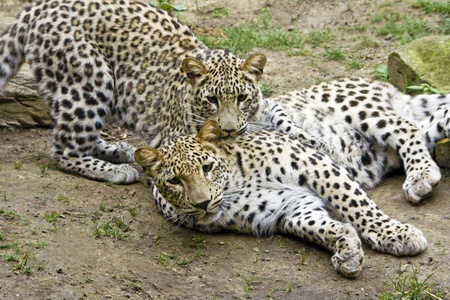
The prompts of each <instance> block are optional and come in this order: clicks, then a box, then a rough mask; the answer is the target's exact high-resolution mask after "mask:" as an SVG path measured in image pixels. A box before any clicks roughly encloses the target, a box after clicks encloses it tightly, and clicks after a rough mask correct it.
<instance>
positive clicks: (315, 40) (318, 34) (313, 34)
mask: <svg viewBox="0 0 450 300" xmlns="http://www.w3.org/2000/svg"><path fill="white" fill-rule="evenodd" d="M336 38H337V35H336V34H335V33H334V32H333V31H332V30H331V29H330V28H326V29H323V30H319V29H313V30H311V31H310V32H308V34H307V37H306V41H305V42H306V43H308V44H310V45H311V46H312V47H313V48H316V47H318V46H320V45H323V44H324V43H326V42H329V41H332V40H334V39H336Z"/></svg>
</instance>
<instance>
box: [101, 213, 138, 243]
mask: <svg viewBox="0 0 450 300" xmlns="http://www.w3.org/2000/svg"><path fill="white" fill-rule="evenodd" d="M130 230H131V229H130V226H129V225H127V224H125V223H124V222H123V220H122V219H121V218H118V217H114V218H112V219H111V220H110V221H108V222H106V223H103V224H99V223H97V224H95V225H94V237H96V238H99V237H101V236H108V237H112V238H115V239H118V240H122V239H124V238H127V237H129V236H130V233H129V231H130Z"/></svg>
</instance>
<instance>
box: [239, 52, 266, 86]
mask: <svg viewBox="0 0 450 300" xmlns="http://www.w3.org/2000/svg"><path fill="white" fill-rule="evenodd" d="M266 62H267V58H266V56H265V55H264V54H261V53H256V54H253V55H251V56H250V57H249V58H247V59H246V60H245V61H244V63H243V64H242V67H241V69H242V70H243V71H244V72H248V73H250V74H253V75H255V76H256V80H259V79H260V78H261V76H262V74H263V71H264V67H265V66H266Z"/></svg>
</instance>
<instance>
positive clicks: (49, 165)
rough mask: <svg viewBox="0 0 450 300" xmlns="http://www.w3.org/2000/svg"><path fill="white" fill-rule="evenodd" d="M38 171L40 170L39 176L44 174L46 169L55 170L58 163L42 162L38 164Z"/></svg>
mask: <svg viewBox="0 0 450 300" xmlns="http://www.w3.org/2000/svg"><path fill="white" fill-rule="evenodd" d="M38 168H39V171H40V172H41V176H44V175H45V174H46V173H47V171H48V170H49V169H50V170H56V169H58V165H57V164H56V163H44V164H38Z"/></svg>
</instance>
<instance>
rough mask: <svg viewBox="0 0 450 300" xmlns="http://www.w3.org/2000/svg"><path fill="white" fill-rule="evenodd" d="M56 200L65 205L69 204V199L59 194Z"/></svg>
mask: <svg viewBox="0 0 450 300" xmlns="http://www.w3.org/2000/svg"><path fill="white" fill-rule="evenodd" d="M56 199H58V201H63V202H64V203H65V204H69V203H70V199H69V198H68V197H66V196H64V195H62V194H59V195H58V196H57V197H56Z"/></svg>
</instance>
